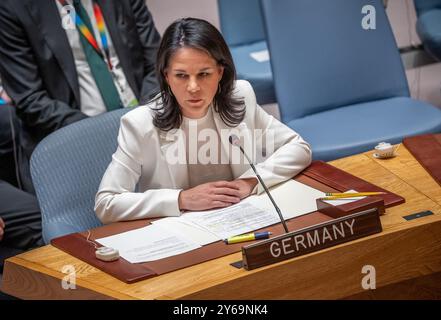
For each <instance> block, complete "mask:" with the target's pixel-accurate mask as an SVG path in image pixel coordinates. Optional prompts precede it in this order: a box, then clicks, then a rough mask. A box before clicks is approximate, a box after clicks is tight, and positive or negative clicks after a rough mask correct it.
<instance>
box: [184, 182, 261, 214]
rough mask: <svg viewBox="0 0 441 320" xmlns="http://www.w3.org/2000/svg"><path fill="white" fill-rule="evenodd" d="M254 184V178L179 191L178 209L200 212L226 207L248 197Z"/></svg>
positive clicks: (210, 183)
mask: <svg viewBox="0 0 441 320" xmlns="http://www.w3.org/2000/svg"><path fill="white" fill-rule="evenodd" d="M256 184H257V179H256V178H250V179H237V180H234V181H216V182H209V183H204V184H201V185H199V186H196V187H194V188H191V189H188V190H184V191H181V193H180V194H179V198H178V203H179V209H180V210H191V211H202V210H209V209H214V208H224V207H228V206H231V205H232V204H235V203H238V202H239V201H240V200H241V199H243V198H246V197H247V196H249V195H250V193H251V191H253V189H254V187H255V186H256Z"/></svg>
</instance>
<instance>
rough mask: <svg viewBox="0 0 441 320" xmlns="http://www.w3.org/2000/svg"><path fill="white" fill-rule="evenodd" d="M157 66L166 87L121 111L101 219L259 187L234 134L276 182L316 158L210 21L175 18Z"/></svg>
mask: <svg viewBox="0 0 441 320" xmlns="http://www.w3.org/2000/svg"><path fill="white" fill-rule="evenodd" d="M156 69H157V72H156V74H157V76H158V81H159V84H160V88H161V92H160V94H159V95H158V96H157V97H156V98H155V99H153V100H152V101H151V102H150V103H148V104H147V105H145V106H141V107H139V108H137V109H135V110H132V111H130V112H128V113H127V114H125V115H124V116H123V117H122V119H121V124H120V130H119V135H118V147H117V150H116V152H115V153H114V154H113V157H112V161H111V163H110V164H109V166H108V168H107V170H106V172H105V174H104V176H103V179H102V181H101V184H100V187H99V190H98V192H97V194H96V197H95V212H96V214H97V216H98V218H99V219H101V221H102V222H103V223H111V222H115V221H121V220H134V219H142V218H151V217H164V216H179V215H180V214H181V213H182V212H184V211H187V210H196V211H197V210H208V209H213V208H221V207H227V206H230V205H232V204H235V203H238V202H239V201H240V200H241V199H243V198H245V197H247V196H249V195H250V194H252V193H256V192H257V193H261V192H262V191H263V187H262V186H261V185H257V179H256V177H255V175H254V173H253V171H252V169H251V168H250V166H249V164H248V162H247V161H246V160H244V158H243V157H236V159H235V158H234V157H233V151H232V150H230V148H234V150H237V149H238V148H235V147H233V146H231V145H230V142H229V141H228V140H229V137H230V136H231V134H233V133H234V134H237V135H238V137H241V138H243V140H244V141H243V145H247V144H248V143H250V142H257V143H255V145H256V146H257V149H258V150H256V151H257V152H256V154H258V155H260V154H261V155H262V158H261V159H257V161H256V162H257V164H256V168H257V170H258V171H259V172H260V175H261V176H262V178H263V180H264V181H265V182H266V184H267V185H268V187H271V186H273V185H275V184H277V183H281V182H283V181H285V180H288V179H290V178H292V177H293V176H295V175H296V174H298V173H299V172H300V171H302V170H303V169H304V168H305V167H307V166H308V165H309V164H310V162H311V148H310V146H309V145H308V143H306V142H305V141H304V140H303V139H302V138H301V137H300V135H299V134H298V133H296V132H295V131H293V130H292V129H290V128H289V127H287V126H285V125H284V124H282V123H281V122H279V121H278V120H276V119H275V118H273V117H272V116H270V115H268V114H267V113H266V112H265V111H264V110H263V109H262V108H261V107H260V106H258V105H257V103H256V97H255V94H254V91H253V88H252V87H251V85H250V84H249V83H248V82H246V81H243V80H237V81H236V72H235V67H234V64H233V60H232V57H231V53H230V51H229V49H228V46H227V44H226V43H225V40H224V39H223V37H222V35H221V34H220V32H219V31H218V30H217V29H216V28H215V27H214V26H212V25H211V24H210V23H208V22H207V21H204V20H200V19H195V18H186V19H180V20H178V21H176V22H174V23H173V24H171V25H170V26H169V27H168V28H167V30H166V31H165V33H164V35H163V39H162V42H161V45H160V47H159V51H158V57H157V66H156ZM268 137H270V138H272V139H269V140H271V141H270V142H269V143H268V144H263V143H262V144H260V143H259V141H267V138H268ZM201 138H202V139H201ZM207 138H208V139H207ZM268 145H272V146H273V150H271V148H269V149H267V148H266V147H267V146H268ZM207 147H208V148H207ZM264 148H265V152H263V149H264ZM250 154H251V153H250ZM253 154H254V153H253ZM207 158H208V159H207ZM225 160H226V161H225ZM136 186H138V191H137V192H135V188H136Z"/></svg>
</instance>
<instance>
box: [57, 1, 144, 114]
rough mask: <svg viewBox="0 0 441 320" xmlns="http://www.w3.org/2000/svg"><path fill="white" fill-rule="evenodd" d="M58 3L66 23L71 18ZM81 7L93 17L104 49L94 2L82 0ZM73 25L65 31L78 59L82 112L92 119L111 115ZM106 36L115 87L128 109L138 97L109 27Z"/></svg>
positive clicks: (97, 36) (96, 31) (75, 57)
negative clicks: (120, 58)
mask: <svg viewBox="0 0 441 320" xmlns="http://www.w3.org/2000/svg"><path fill="white" fill-rule="evenodd" d="M55 2H56V3H57V6H58V10H59V13H60V16H61V19H62V21H66V20H64V19H66V18H68V17H66V15H67V12H66V10H63V7H62V6H61V4H60V3H59V2H58V1H55ZM67 2H68V3H71V1H69V0H68V1H67ZM81 3H82V5H83V7H84V8H85V10H86V11H87V14H88V15H89V18H90V21H91V23H92V28H93V32H94V35H95V39H96V41H97V43H98V45H99V47H100V48H101V49H102V48H103V47H102V43H101V36H100V33H99V31H98V27H97V23H96V20H95V15H94V13H93V4H92V1H91V0H81ZM72 7H73V6H72ZM71 23H72V24H69V26H71V28H69V27H65V28H64V30H65V31H66V35H67V39H68V41H69V44H70V47H71V49H72V53H73V56H74V60H75V66H76V68H77V74H78V82H79V86H80V99H81V111H82V112H83V113H85V114H86V115H88V116H95V115H98V114H101V113H104V112H106V111H107V109H106V105H105V104H104V101H103V98H102V97H101V93H100V91H99V89H98V87H97V85H96V82H95V79H94V77H93V75H92V72H91V70H90V67H89V63H88V62H87V59H86V55H85V54H84V50H83V47H82V44H81V41H80V34H79V31H78V30H77V28H76V27H75V21H71ZM106 36H107V42H108V45H109V53H110V61H111V62H112V65H113V73H114V75H115V77H116V81H114V82H115V86H116V89H117V90H118V93H119V95H120V98H121V101H122V102H123V104H124V106H125V107H127V106H128V104H129V102H130V101H133V100H134V99H136V97H135V94H134V93H133V90H132V88H130V85H129V83H128V82H127V79H126V76H125V75H124V72H123V69H122V67H121V64H120V61H119V59H118V56H117V55H116V52H115V49H114V47H113V44H112V38H111V37H110V34H109V33H108V31H107V27H106ZM103 52H104V51H103ZM114 80H115V79H114Z"/></svg>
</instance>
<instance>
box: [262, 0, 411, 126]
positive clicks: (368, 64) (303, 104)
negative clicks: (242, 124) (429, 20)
mask: <svg viewBox="0 0 441 320" xmlns="http://www.w3.org/2000/svg"><path fill="white" fill-rule="evenodd" d="M262 5H263V8H264V10H263V13H264V17H265V21H266V29H267V37H268V40H267V41H268V46H269V50H270V53H271V64H272V70H273V78H274V82H275V83H277V89H276V96H277V101H278V103H279V107H280V112H281V117H282V120H283V121H284V122H288V121H291V120H293V119H297V118H301V117H304V116H306V115H310V114H315V113H318V112H322V111H326V110H330V109H333V108H337V107H341V106H345V105H350V104H356V103H360V102H365V101H373V100H379V99H385V98H391V97H398V96H408V95H409V90H408V86H407V81H406V78H405V74H404V69H403V65H402V63H401V59H400V56H399V52H398V49H397V47H396V43H395V39H394V36H393V34H392V30H391V28H390V25H389V21H388V19H387V17H386V14H385V11H384V8H383V4H382V2H381V1H380V0H375V1H372V0H351V1H347V0H333V1H322V0H296V1H291V0H277V1H272V0H263V1H262ZM365 5H372V6H374V7H375V9H376V29H375V30H365V29H363V28H362V24H361V21H362V18H363V17H364V16H365V15H364V14H362V12H361V11H362V7H363V6H365Z"/></svg>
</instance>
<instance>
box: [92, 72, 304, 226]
mask: <svg viewBox="0 0 441 320" xmlns="http://www.w3.org/2000/svg"><path fill="white" fill-rule="evenodd" d="M234 96H235V97H236V98H241V99H243V101H244V102H245V107H246V113H245V117H244V120H243V122H242V123H241V124H240V125H239V126H237V127H236V128H231V127H228V126H227V125H225V124H224V122H223V121H222V120H221V118H220V116H219V114H218V113H217V112H215V111H214V110H213V117H214V122H215V124H216V128H215V129H216V130H217V132H218V133H219V136H220V137H221V144H222V147H223V148H225V149H224V150H227V149H228V148H229V141H228V136H229V135H228V134H227V135H226V136H225V135H224V134H222V135H221V134H220V132H221V130H222V133H225V132H231V133H237V132H238V131H237V130H239V132H240V134H243V136H244V137H245V138H244V139H257V140H258V139H259V138H263V137H264V136H265V134H266V133H267V132H270V131H269V130H274V131H271V133H274V132H275V135H274V138H275V139H274V148H273V149H274V152H273V153H272V154H267V155H266V158H265V159H264V161H262V162H260V163H257V164H256V169H257V171H258V172H259V174H260V175H261V177H262V179H263V180H264V181H265V183H266V184H267V186H268V187H271V186H273V185H275V184H278V183H280V182H283V181H285V180H288V179H290V178H292V177H293V176H295V175H296V174H298V173H299V172H300V171H302V170H303V169H304V168H306V167H307V166H308V165H309V164H310V163H311V148H310V146H309V144H308V143H306V142H305V141H304V140H303V139H302V138H301V137H300V135H299V134H297V133H296V132H295V131H293V130H292V129H290V128H289V127H287V126H286V125H284V124H282V123H281V122H279V121H278V120H277V119H275V118H274V117H272V116H270V115H268V114H267V113H266V112H265V111H264V110H263V109H262V108H261V107H260V106H258V105H257V103H256V97H255V94H254V91H253V89H252V87H251V85H250V84H249V83H248V82H247V81H244V80H238V81H236V86H235V90H234ZM156 103H157V102H150V103H149V104H147V105H145V106H140V107H138V108H136V109H134V110H132V111H130V112H128V113H127V114H125V115H124V116H123V117H122V118H121V125H120V129H119V134H118V148H117V150H116V152H115V153H114V154H113V156H112V161H111V163H110V164H109V166H108V168H107V170H106V172H105V174H104V176H103V179H102V181H101V184H100V186H99V190H98V193H97V194H96V197H95V212H96V214H97V216H98V218H99V219H100V220H101V221H102V222H103V223H105V224H106V223H111V222H115V221H122V220H136V219H143V218H151V217H165V216H179V215H180V214H181V212H180V210H179V206H178V197H179V193H180V192H181V190H183V189H184V188H185V186H188V171H187V169H186V166H183V165H182V164H181V165H179V164H177V163H175V164H174V163H170V161H166V154H167V151H168V152H169V153H168V154H170V151H171V150H175V148H176V147H177V143H178V140H179V139H178V138H177V136H176V135H170V134H167V133H166V132H164V131H162V130H159V129H158V128H156V127H155V126H154V125H153V122H152V121H153V115H154V114H153V112H152V107H153V108H157V106H156ZM259 129H260V130H259ZM251 135H261V136H258V137H256V136H251ZM222 137H224V138H222ZM170 148H172V149H170ZM230 167H231V170H232V173H233V177H234V178H235V179H237V178H249V177H255V175H254V172H253V171H252V169H251V168H250V166H249V164H248V163H247V162H246V161H245V163H244V162H242V163H239V164H231V161H230ZM136 187H138V188H137V191H136V192H135V189H136ZM263 191H264V189H263V187H262V186H261V185H260V184H258V185H257V186H256V188H255V189H254V190H253V192H257V193H261V192H263Z"/></svg>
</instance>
